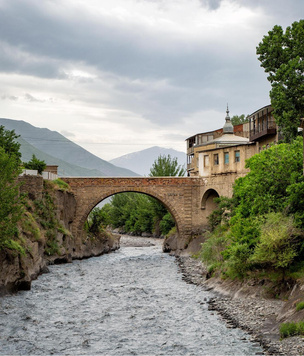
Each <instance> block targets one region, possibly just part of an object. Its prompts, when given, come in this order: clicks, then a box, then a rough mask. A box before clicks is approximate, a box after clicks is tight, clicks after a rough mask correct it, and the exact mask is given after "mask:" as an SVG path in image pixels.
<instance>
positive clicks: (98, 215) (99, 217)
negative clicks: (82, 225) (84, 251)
mask: <svg viewBox="0 0 304 356" xmlns="http://www.w3.org/2000/svg"><path fill="white" fill-rule="evenodd" d="M107 218H108V217H107V214H106V211H105V210H103V209H101V208H98V207H96V208H94V209H93V210H92V211H91V213H90V215H89V217H88V219H87V226H86V229H87V231H88V232H91V233H92V234H93V235H94V234H95V235H96V234H98V233H99V232H101V231H103V227H104V226H105V225H106V224H105V223H106V221H107Z"/></svg>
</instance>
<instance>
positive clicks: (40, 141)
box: [0, 118, 138, 177]
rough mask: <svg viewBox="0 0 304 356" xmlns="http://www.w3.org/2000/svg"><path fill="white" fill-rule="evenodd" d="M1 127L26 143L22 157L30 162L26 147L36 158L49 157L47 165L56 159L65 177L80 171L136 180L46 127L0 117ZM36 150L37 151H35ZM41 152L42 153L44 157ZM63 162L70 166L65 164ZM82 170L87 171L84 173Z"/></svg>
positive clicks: (94, 174) (128, 173)
mask: <svg viewBox="0 0 304 356" xmlns="http://www.w3.org/2000/svg"><path fill="white" fill-rule="evenodd" d="M0 125H3V126H4V127H5V128H6V129H8V130H14V131H15V133H16V134H17V135H20V136H21V139H22V140H23V142H21V146H22V145H23V148H21V150H22V151H23V152H22V154H23V157H27V159H28V154H27V153H26V148H27V149H28V150H29V151H31V152H33V153H32V154H35V155H36V156H37V158H39V159H43V160H45V158H47V160H46V163H47V164H57V163H56V160H57V161H58V166H59V167H60V164H61V166H62V165H64V166H65V167H66V169H67V172H66V174H64V175H65V176H66V175H72V176H75V174H76V172H77V171H78V172H82V174H85V176H89V175H92V176H120V177H121V176H126V177H129V176H131V177H134V176H137V175H138V174H136V173H135V172H132V171H131V170H129V169H126V168H121V167H117V166H115V165H113V164H112V163H110V162H107V161H105V160H103V159H102V158H99V157H97V156H95V155H94V154H92V153H90V152H89V151H87V150H85V149H84V148H82V147H81V146H79V145H77V144H76V143H74V142H73V141H70V140H69V139H67V138H66V137H64V136H63V135H61V134H60V133H58V132H57V131H51V130H49V129H47V128H38V127H36V126H33V125H31V124H29V123H28V122H26V121H23V120H13V119H5V118H0ZM25 142H27V144H28V145H26V144H25ZM54 142H56V144H54ZM29 145H30V146H29ZM33 147H34V148H35V149H36V150H37V151H36V150H35V149H33ZM34 152H36V153H34ZM41 152H43V154H42V153H41ZM43 157H45V158H43ZM23 159H24V158H23ZM29 159H30V158H29ZM29 159H28V160H29ZM55 159H56V160H55ZM24 160H25V159H24ZM50 162H52V163H50ZM64 162H66V163H67V164H64ZM79 168H84V169H85V170H81V169H79ZM59 169H60V168H59ZM61 174H62V171H61Z"/></svg>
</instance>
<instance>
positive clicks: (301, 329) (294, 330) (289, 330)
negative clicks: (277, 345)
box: [280, 321, 304, 339]
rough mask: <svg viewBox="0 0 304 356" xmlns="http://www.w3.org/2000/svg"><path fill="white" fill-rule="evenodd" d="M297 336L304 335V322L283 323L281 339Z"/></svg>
mask: <svg viewBox="0 0 304 356" xmlns="http://www.w3.org/2000/svg"><path fill="white" fill-rule="evenodd" d="M296 335H304V321H299V322H298V323H294V322H291V323H283V324H281V325H280V336H281V339H285V338H286V337H290V336H296Z"/></svg>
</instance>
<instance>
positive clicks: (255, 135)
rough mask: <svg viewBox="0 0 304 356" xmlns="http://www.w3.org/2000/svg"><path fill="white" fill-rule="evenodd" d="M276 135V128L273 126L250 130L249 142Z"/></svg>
mask: <svg viewBox="0 0 304 356" xmlns="http://www.w3.org/2000/svg"><path fill="white" fill-rule="evenodd" d="M276 133H277V128H276V125H275V124H271V125H268V127H265V128H262V129H257V128H256V129H253V130H250V136H249V141H257V140H258V139H260V138H262V137H263V138H265V137H266V136H271V135H275V134H276Z"/></svg>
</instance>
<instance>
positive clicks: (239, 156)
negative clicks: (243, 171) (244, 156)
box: [234, 151, 241, 162]
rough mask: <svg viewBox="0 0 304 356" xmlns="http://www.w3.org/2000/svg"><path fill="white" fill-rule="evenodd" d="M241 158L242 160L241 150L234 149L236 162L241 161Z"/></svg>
mask: <svg viewBox="0 0 304 356" xmlns="http://www.w3.org/2000/svg"><path fill="white" fill-rule="evenodd" d="M240 160H241V155H240V151H234V162H240Z"/></svg>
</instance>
